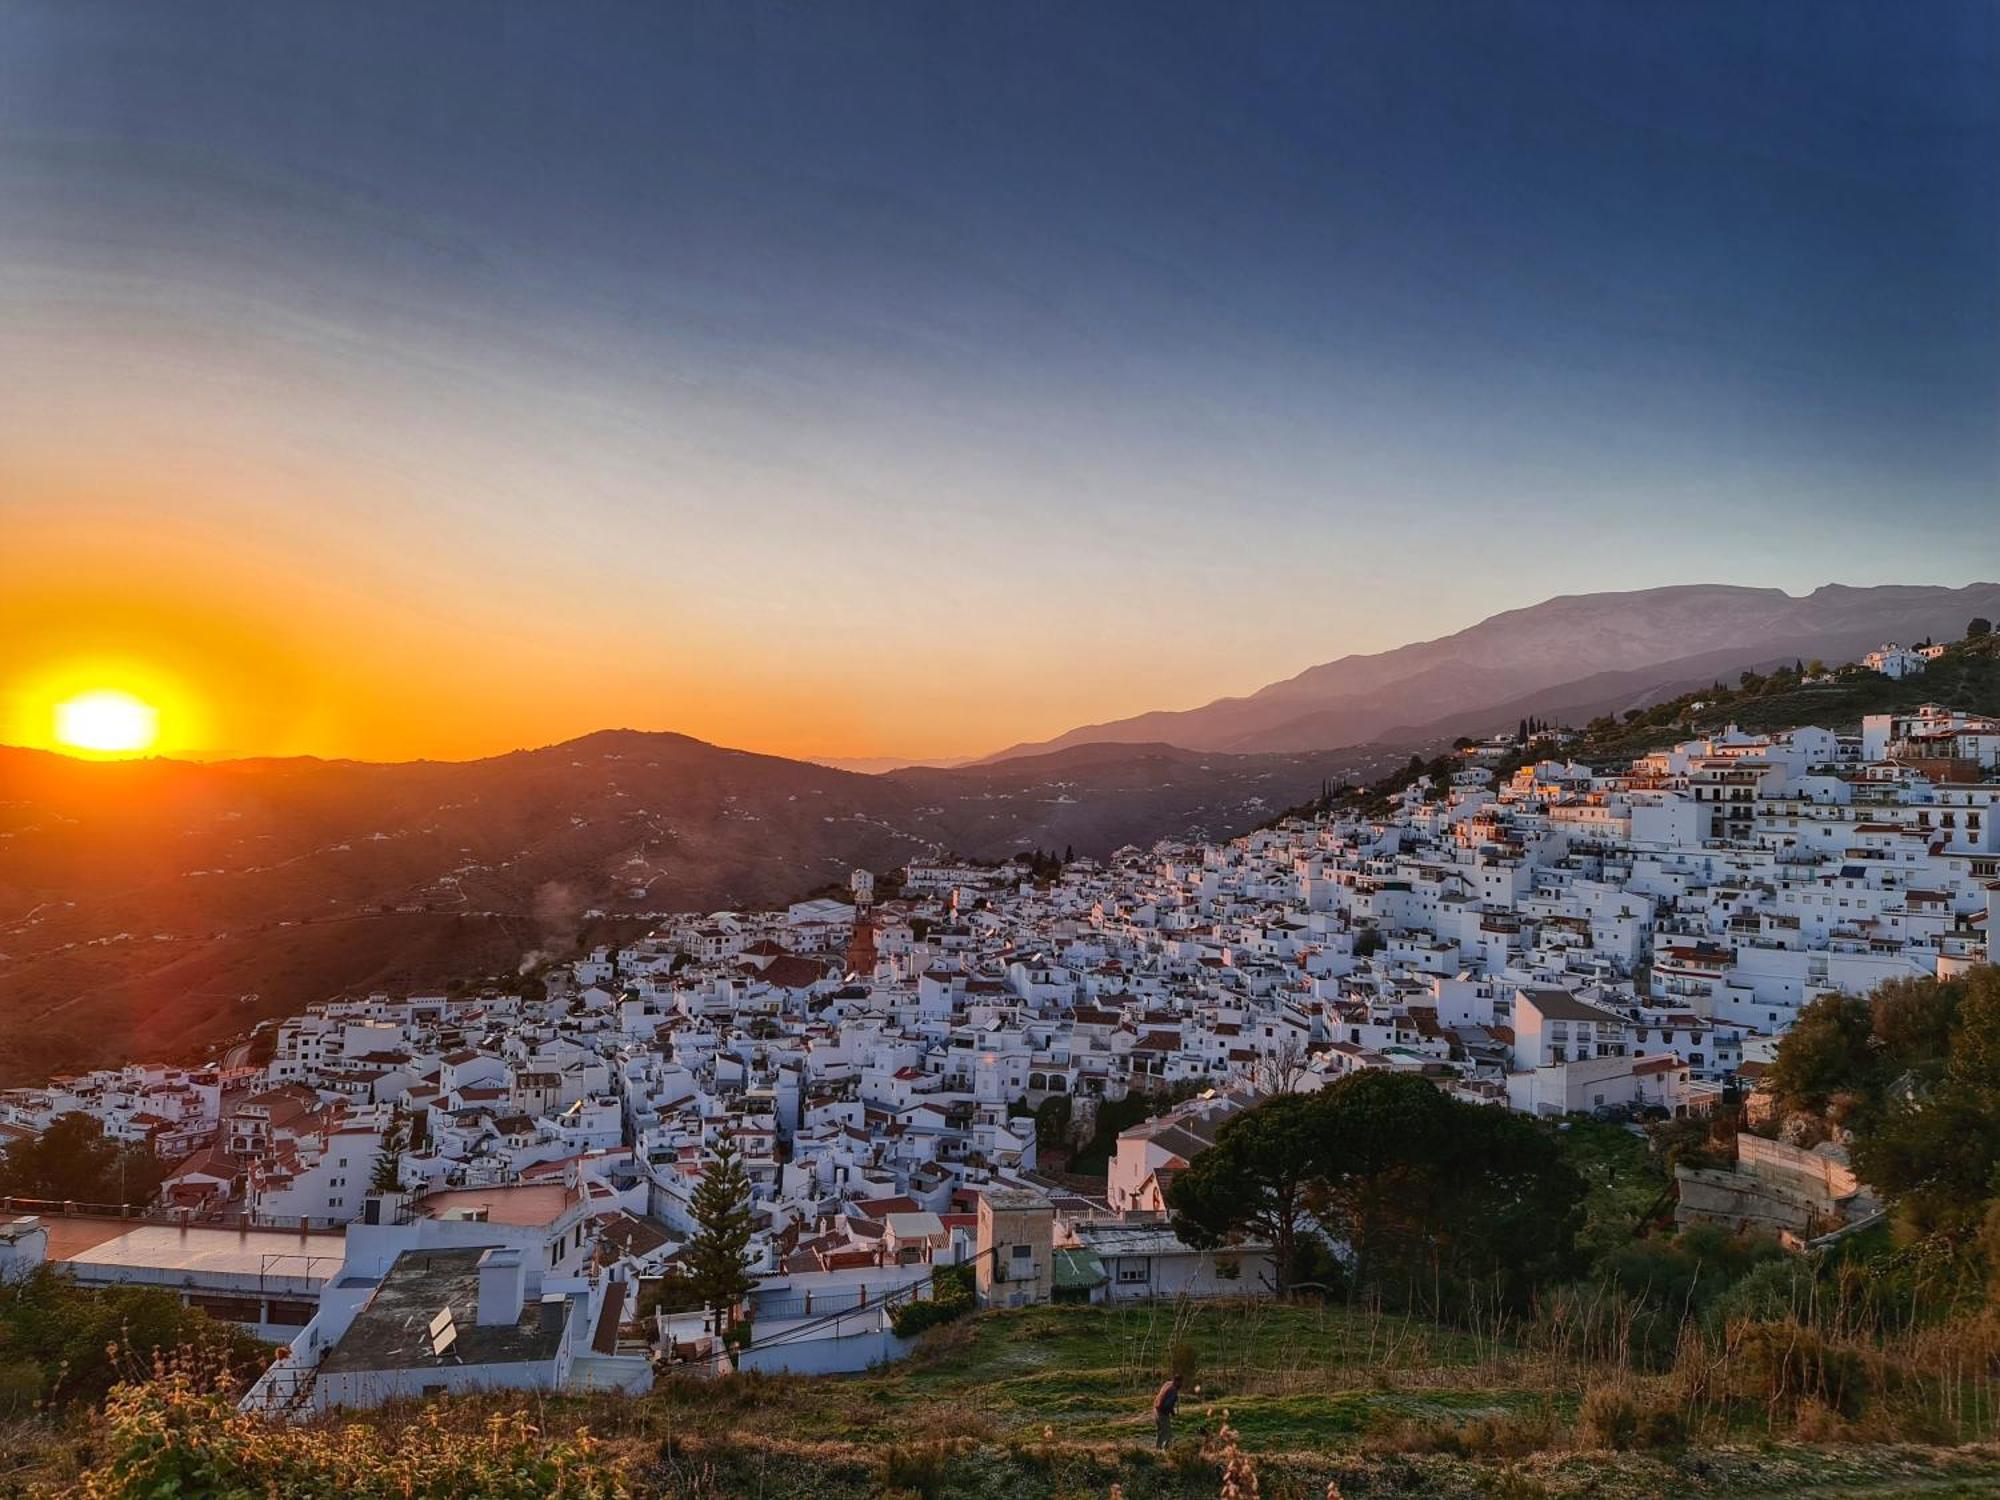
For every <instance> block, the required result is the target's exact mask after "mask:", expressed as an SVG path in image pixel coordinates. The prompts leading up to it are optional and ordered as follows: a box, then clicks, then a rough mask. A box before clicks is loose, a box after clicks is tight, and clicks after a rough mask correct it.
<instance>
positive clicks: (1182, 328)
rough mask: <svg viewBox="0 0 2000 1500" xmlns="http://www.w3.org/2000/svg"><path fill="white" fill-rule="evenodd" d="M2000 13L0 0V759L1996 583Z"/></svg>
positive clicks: (779, 726) (967, 709) (1299, 652)
mask: <svg viewBox="0 0 2000 1500" xmlns="http://www.w3.org/2000/svg"><path fill="white" fill-rule="evenodd" d="M1996 76H2000V10H1996V9H1995V8H1994V7H1993V6H1992V5H1990V4H1988V3H1985V0H1972V3H1963V4H1959V3H1952V0H1928V3H1926V4H1923V5H1921V6H1913V7H1905V6H1889V5H1880V4H1861V5H1848V4H1839V3H1825V0H1811V3H1801V4H1791V3H1779V0H1770V3H1760V4H1757V5H1747V6H1746V5H1739V4H1733V3H1718V4H1700V3H1693V4H1673V5H1670V4H1642V3H1569V4H1554V5H1511V4H1502V3H1491V4H1487V3H1479V4H1475V3H1470V0H1458V3H1450V4H1425V3H1421V0H1418V3H1411V0H1395V3H1390V0H1381V3H1375V4H1365V5H1355V4H1315V5H1310V6H1256V5H1248V4H1245V5H1229V6H1217V5H1212V4H1202V5H1192V6H1178V5H1173V4H1165V3H1160V0H1146V3H1135V4H1130V5H1110V4H1090V3H1083V4H1077V3H1064V4H1048V5H1038V4H1029V3H1021V4H1006V5H993V4H987V3H980V4H952V3H941V0H921V3H911V4H907V5H904V4H892V3H855V4H816V3H812V4H809V3H795V4H759V3H754V0H728V3H723V4H715V5H706V4H693V3H670V4H658V5H640V4H617V5H611V4H593V3H582V0H565V3H562V4H554V3H545V4H536V5H508V4H499V3H492V0H479V3H471V4H464V5H454V4H443V3H423V4H414V5H413V4H409V3H406V0H395V3H387V4H368V3H354V0H349V3H343V4H341V5H338V6H327V5H307V4H299V3H270V0H263V3H241V4H213V3H201V0H180V3H176V4H173V5H160V4H153V3H142V0H134V3H127V4H102V3H92V0H11V3H9V4H7V5H6V6H5V7H0V740H12V741H14V742H16V743H21V742H27V743H39V742H42V741H41V740H40V739H38V736H39V735H41V734H42V732H43V729H42V726H43V722H44V720H45V719H46V715H47V710H48V706H49V704H50V703H51V702H52V701H54V700H55V699H56V698H59V697H60V696H61V695H62V694H64V693H68V692H71V691H76V690H83V689H88V688H91V687H96V686H110V687H117V688H123V689H126V690H128V691H132V692H135V693H137V694H139V695H141V696H142V697H145V698H147V699H148V700H149V701H155V702H157V703H158V704H159V705H160V707H161V731H162V737H161V742H160V745H159V747H158V748H160V749H161V750H163V751H167V752H170V753H179V754H189V755H197V756H222V755H247V754H301V753H312V754H322V755H344V756H357V757H365V758H371V759H392V758H406V757H415V756H434V757H445V758H460V757H467V756H473V755H481V754H489V753H496V752H500V751H504V750H507V749H511V748H515V747H519V746H524V745H537V744H546V743H550V742H553V741H556V740H560V739H562V738H565V737H567V736H570V735H574V734H579V733H584V732H588V731H590V730H593V729H598V728H605V727H614V726H622V727H634V728H646V729H674V730H680V731H683V732H686V733H690V734H694V735H698V736H700V737H702V738H704V739H710V740H715V741H718V742H720V743H725V744H731V745H738V746H743V747H746V748H751V749H757V750H765V751H771V752H774V753H779V754H787V755H807V756H823V755H839V756H855V757H861V756H911V757H916V756H951V755H964V754H975V753H980V752H984V751H990V750H993V749H997V748H999V747H1000V746H1002V745H1006V744H1009V743H1012V742H1014V741H1017V740H1023V739H1034V738H1040V737H1043V736H1047V735H1051V734H1055V733H1059V732H1061V731H1062V730H1065V729H1067V728H1070V727H1072V726H1074V725H1076V724H1078V723H1084V722H1093V721H1099V720H1103V719H1107V718H1112V717H1117V716H1119V715H1123V714H1129V713H1133V712H1138V711H1142V710H1146V709H1152V708H1179V707H1189V706H1193V705H1195V704H1199V703H1202V702H1205V701H1207V700H1209V699H1211V698H1213V697H1216V696H1218V695H1221V694H1225V693H1240V692H1246V691H1250V690H1252V689H1254V688H1256V687H1258V686H1259V685H1261V684H1263V683H1265V682H1268V681H1271V680H1273V679H1276V678H1280V677H1284V676H1288V675H1290V674H1292V673H1294V672H1296V671H1298V670H1300V669H1302V668H1304V667H1306V666H1308V665H1311V664H1313V663H1316V662H1321V661H1326V660H1329V659H1332V658H1335V657H1338V656H1341V655H1344V654H1347V653H1349V652H1357V651H1376V650H1383V649H1387V648H1390V647H1393V646H1396V645H1399V644H1402V643H1404V642H1407V641H1410V640H1419V639H1428V638H1431V637H1434V636H1437V635H1441V634H1444V633H1447V632H1449V631H1451V630H1455V629H1458V628H1461V627H1463V626H1466V625H1469V624H1471V623H1473V622H1475V621H1477V620H1479V619H1481V618H1483V617H1484V616H1486V615H1489V614H1492V613H1494V612H1497V611H1499V610H1502V609H1508V608H1515V607H1519V606H1521V605H1525V604H1530V603H1533V602H1536V601H1537V600H1540V599H1543V598H1546V597H1550V596H1552V595H1556V594H1562V593H1581V592H1594V591H1598V590H1604V589H1624V588H1641V587H1648V586H1652V585H1658V584H1670V583H1691V582H1724V583H1743V584H1755V585H1764V586H1778V587H1783V588H1786V589H1789V590H1790V591H1792V592H1794V593H1800V592H1804V591H1807V590H1810V589H1811V588H1813V587H1815V586H1817V585H1819V584H1822V583H1826V582H1834V581H1838V582H1844V583H1854V584H1868V583H1881V582H1905V583H1941V584H1962V583H1966V582H1971V581H1975V580H1980V579H1992V578H1995V577H2000V278H1996V274H1995V267H1996V266H1997V265H2000V103H1997V102H1996V101H1997V100H2000V92H1996V89H1995V87H1994V81H1993V80H1994V78H1995V77H1996Z"/></svg>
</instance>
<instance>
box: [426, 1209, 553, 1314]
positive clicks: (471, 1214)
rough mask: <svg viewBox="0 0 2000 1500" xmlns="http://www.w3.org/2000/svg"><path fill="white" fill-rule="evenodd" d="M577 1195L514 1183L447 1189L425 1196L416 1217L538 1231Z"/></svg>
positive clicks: (551, 1220)
mask: <svg viewBox="0 0 2000 1500" xmlns="http://www.w3.org/2000/svg"><path fill="white" fill-rule="evenodd" d="M579 1196H580V1195H579V1194H578V1193H577V1191H576V1190H575V1189H574V1188H570V1187H565V1186H564V1185H563V1184H562V1183H560V1182H517V1183H504V1184H500V1185H497V1186H494V1187H481V1188H446V1189H444V1190H443V1191H442V1192H436V1193H426V1194H425V1195H424V1196H423V1197H422V1198H420V1199H418V1200H417V1202H416V1205H415V1207H416V1211H417V1212H418V1213H419V1214H422V1215H423V1216H424V1217H425V1218H430V1219H484V1220H485V1221H486V1222H487V1223H489V1224H511V1225H513V1226H515V1227H516V1228H539V1227H541V1226H542V1225H544V1224H553V1223H555V1221H556V1220H557V1219H560V1218H561V1217H562V1216H563V1213H564V1212H565V1211H566V1210H567V1209H568V1208H569V1207H570V1205H571V1204H573V1203H575V1202H576V1201H577V1199H578V1197H579ZM432 1310H433V1311H435V1310H436V1309H432Z"/></svg>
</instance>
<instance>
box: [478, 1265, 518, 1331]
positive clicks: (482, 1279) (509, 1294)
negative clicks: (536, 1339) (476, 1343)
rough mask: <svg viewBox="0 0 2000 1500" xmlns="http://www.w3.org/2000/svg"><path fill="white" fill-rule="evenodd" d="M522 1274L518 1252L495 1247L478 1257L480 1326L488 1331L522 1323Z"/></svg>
mask: <svg viewBox="0 0 2000 1500" xmlns="http://www.w3.org/2000/svg"><path fill="white" fill-rule="evenodd" d="M524 1279H525V1277H524V1273H523V1271H522V1268H521V1252H520V1251H518V1250H509V1249H506V1248H504V1247H502V1246H499V1245H496V1246H494V1247H493V1248H492V1249H491V1250H488V1251H487V1252H486V1253H485V1254H484V1255H482V1256H480V1257H479V1323H480V1326H481V1327H490V1326H492V1325H494V1324H500V1323H518V1322H520V1321H521V1293H522V1283H523V1281H524Z"/></svg>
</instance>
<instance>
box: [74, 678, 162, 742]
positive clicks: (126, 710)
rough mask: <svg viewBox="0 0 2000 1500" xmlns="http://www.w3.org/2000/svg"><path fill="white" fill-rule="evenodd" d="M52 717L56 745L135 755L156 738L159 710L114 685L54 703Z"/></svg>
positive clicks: (157, 734) (158, 729)
mask: <svg viewBox="0 0 2000 1500" xmlns="http://www.w3.org/2000/svg"><path fill="white" fill-rule="evenodd" d="M55 719H56V722H55V737H56V743H57V744H60V745H64V746H67V747H68V748H69V749H72V750H86V751H89V752H91V753H93V754H97V755H132V754H137V753H138V752H140V751H142V750H150V749H151V748H152V747H153V742H154V741H155V740H157V739H158V738H159V737H160V711H159V710H158V709H156V708H154V707H153V705H152V704H150V703H147V702H144V701H143V700H141V699H138V698H135V697H133V696H132V695H131V694H130V693H122V692H119V691H117V690H116V689H114V688H104V689H100V690H98V691H97V692H92V693H79V694H78V695H77V696H76V697H74V698H70V699H67V700H66V701H64V702H62V703H58V704H57V705H56V712H55Z"/></svg>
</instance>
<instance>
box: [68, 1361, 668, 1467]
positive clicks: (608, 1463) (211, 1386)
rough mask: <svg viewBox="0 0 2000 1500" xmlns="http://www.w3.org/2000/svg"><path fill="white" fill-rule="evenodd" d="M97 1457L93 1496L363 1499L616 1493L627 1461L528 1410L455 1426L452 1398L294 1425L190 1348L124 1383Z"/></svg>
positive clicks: (106, 1419)
mask: <svg viewBox="0 0 2000 1500" xmlns="http://www.w3.org/2000/svg"><path fill="white" fill-rule="evenodd" d="M101 1425H102V1428H103V1431H102V1436H101V1441H100V1442H99V1443H98V1444H97V1445H96V1446H97V1449H98V1452H99V1453H100V1455H101V1457H100V1458H99V1460H98V1462H97V1464H96V1466H95V1467H94V1468H92V1469H90V1470H88V1471H87V1472H86V1473H85V1474H84V1475H83V1477H82V1482H81V1484H80V1485H79V1486H78V1488H77V1493H79V1494H81V1495H83V1496H85V1497H86V1500H139V1497H141V1496H155V1495H215V1496H231V1497H235V1496H245V1497H247V1496H252V1495H263V1494H277V1495H296V1496H326V1497H333V1496H340V1497H343V1500H346V1497H355V1500H376V1497H380V1500H389V1497H392V1496H393V1497H399V1500H401V1497H407V1500H446V1497H454V1496H462V1495H479V1496H482V1497H486V1500H534V1497H540V1496H550V1497H555V1500H610V1497H614V1496H623V1495H625V1494H627V1493H629V1492H628V1489H627V1487H626V1483H625V1478H624V1473H623V1469H622V1466H621V1465H620V1464H619V1463H618V1462H617V1461H616V1460H614V1459H612V1458H611V1457H610V1456H609V1455H607V1454H605V1453H604V1452H603V1451H602V1450H601V1449H600V1448H599V1446H598V1445H597V1444H596V1443H594V1442H593V1441H592V1440H591V1438H590V1436H589V1434H588V1433H578V1434H577V1436H575V1437H574V1438H549V1437H545V1436H544V1435H543V1434H541V1433H539V1432H538V1431H536V1429H535V1428H534V1427H533V1426H531V1425H530V1424H529V1422H528V1419H527V1414H526V1413H525V1412H522V1411H514V1412H496V1413H494V1414H493V1415H492V1416H490V1417H488V1418H487V1419H486V1421H485V1422H484V1423H483V1424H481V1425H480V1426H479V1427H477V1428H470V1429H468V1428H467V1427H465V1426H454V1425H453V1424H452V1423H451V1421H450V1408H449V1406H448V1404H446V1403H432V1404H431V1405H429V1406H428V1407H426V1408H425V1410H424V1412H423V1415H422V1416H421V1417H420V1418H417V1419H415V1420H412V1421H409V1422H405V1423H401V1424H398V1425H397V1426H396V1427H395V1428H394V1429H392V1430H391V1431H389V1432H386V1433H385V1432H383V1431H379V1430H377V1429H376V1428H374V1427H371V1426H368V1425H366V1424H363V1423H358V1422H351V1423H346V1424H344V1425H339V1426H318V1427H292V1426H288V1425H285V1424H283V1423H278V1422H272V1421H269V1420H267V1419H265V1418H263V1417H260V1416H254V1415H250V1414H247V1413H244V1412H239V1411H237V1410H236V1408H235V1405H234V1404H233V1403H232V1402H231V1401H230V1399H229V1397H228V1396H227V1394H225V1392H224V1391H223V1390H221V1389H218V1388H217V1385H216V1383H215V1379H214V1375H213V1372H212V1371H205V1370H204V1369H203V1368H202V1367H201V1366H200V1365H199V1363H198V1362H197V1361H196V1360H194V1359H193V1358H186V1359H180V1360H176V1361H172V1362H164V1361H163V1362H162V1363H161V1364H160V1365H159V1366H158V1367H157V1368H156V1369H155V1371H154V1373H153V1375H152V1377H151V1378H149V1379H147V1380H145V1381H142V1382H137V1383H133V1384H127V1385H121V1386H118V1387H117V1388H116V1389H114V1390H113V1391H112V1392H111V1395H110V1398H109V1400H108V1401H107V1403H106V1406H105V1410H104V1414H103V1416H102V1418H101Z"/></svg>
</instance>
